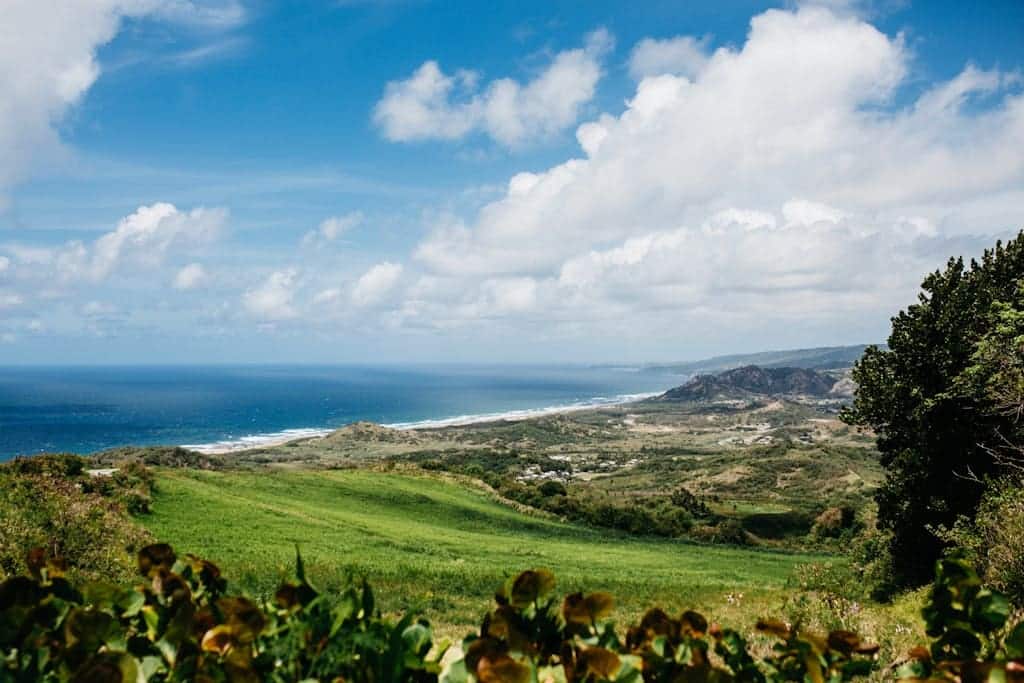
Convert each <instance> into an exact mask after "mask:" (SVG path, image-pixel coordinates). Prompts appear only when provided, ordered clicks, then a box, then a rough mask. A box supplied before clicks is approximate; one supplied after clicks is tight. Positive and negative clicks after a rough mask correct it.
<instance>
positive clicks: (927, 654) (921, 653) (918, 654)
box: [907, 645, 932, 662]
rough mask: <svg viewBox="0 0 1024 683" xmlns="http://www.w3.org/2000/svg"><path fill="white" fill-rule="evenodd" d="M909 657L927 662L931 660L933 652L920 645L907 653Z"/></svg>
mask: <svg viewBox="0 0 1024 683" xmlns="http://www.w3.org/2000/svg"><path fill="white" fill-rule="evenodd" d="M907 657H909V658H910V659H919V660H921V661H923V662H927V661H929V660H931V658H932V653H931V651H930V650H929V649H928V648H926V647H924V646H923V645H918V646H917V647H915V648H914V649H913V650H911V651H910V652H908V653H907Z"/></svg>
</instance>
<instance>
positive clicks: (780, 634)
mask: <svg viewBox="0 0 1024 683" xmlns="http://www.w3.org/2000/svg"><path fill="white" fill-rule="evenodd" d="M757 630H758V631H760V632H762V633H767V634H769V635H773V636H775V637H776V638H782V639H783V640H786V639H787V638H789V637H790V635H792V633H791V631H790V629H789V624H786V623H785V622H782V621H779V620H778V619H761V620H759V621H758V622H757Z"/></svg>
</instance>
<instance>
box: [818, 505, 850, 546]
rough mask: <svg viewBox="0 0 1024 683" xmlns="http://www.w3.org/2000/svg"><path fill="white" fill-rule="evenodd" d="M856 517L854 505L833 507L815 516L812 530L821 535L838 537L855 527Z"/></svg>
mask: <svg viewBox="0 0 1024 683" xmlns="http://www.w3.org/2000/svg"><path fill="white" fill-rule="evenodd" d="M856 519H857V512H856V510H854V509H853V508H852V507H849V506H847V505H842V506H838V507H831V508H828V509H826V510H825V511H824V512H822V513H821V514H820V515H818V516H817V517H815V519H814V527H813V528H812V531H813V533H814V534H815V535H816V536H819V537H824V538H838V537H839V536H841V535H842V533H843V532H844V531H847V530H848V529H850V528H852V527H853V525H854V522H855V521H856Z"/></svg>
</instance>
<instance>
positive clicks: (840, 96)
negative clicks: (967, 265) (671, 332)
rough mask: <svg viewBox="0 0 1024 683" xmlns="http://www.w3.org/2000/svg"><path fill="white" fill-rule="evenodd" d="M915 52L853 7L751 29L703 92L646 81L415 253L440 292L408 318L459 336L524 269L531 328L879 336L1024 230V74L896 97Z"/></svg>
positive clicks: (726, 51) (713, 67)
mask: <svg viewBox="0 0 1024 683" xmlns="http://www.w3.org/2000/svg"><path fill="white" fill-rule="evenodd" d="M662 42H664V41H662ZM672 42H673V44H675V41H672ZM649 45H650V44H648V48H645V49H647V50H648V52H650V50H649ZM662 47H664V46H662ZM911 59H912V55H911V54H909V52H908V50H907V48H906V47H905V45H904V43H903V40H902V37H901V36H887V35H885V34H883V33H882V32H880V31H879V30H877V29H876V28H874V27H873V26H871V25H870V24H868V23H866V22H865V21H863V20H862V19H859V18H857V17H856V16H854V15H852V14H850V13H845V12H844V13H841V14H837V13H834V12H832V11H829V10H828V9H826V8H822V7H817V6H813V7H811V6H808V7H802V8H800V9H798V10H794V11H783V10H771V11H768V12H765V13H763V14H761V15H759V16H757V17H755V18H754V19H753V20H752V22H751V28H750V32H749V35H748V38H747V41H746V43H745V44H743V45H742V46H740V47H738V48H720V49H718V50H716V51H714V52H713V53H711V54H709V55H707V60H706V62H705V63H703V64H702V65H701V66H700V69H699V74H698V76H697V78H696V79H691V78H690V77H688V76H686V75H676V74H675V73H668V74H663V75H655V76H648V77H646V78H644V79H643V80H642V81H641V82H640V83H639V84H638V85H637V90H636V94H635V95H634V97H633V98H632V99H631V100H630V101H629V102H628V103H627V107H626V110H625V111H624V112H623V113H622V114H621V115H619V116H611V115H608V114H604V115H602V116H600V117H598V118H597V119H595V120H594V121H591V122H588V123H585V124H583V125H582V126H580V127H579V129H578V131H577V137H578V139H579V141H580V145H581V147H582V149H583V155H582V156H581V157H580V158H575V159H569V160H567V161H565V162H564V163H562V164H559V165H557V166H554V167H552V168H550V169H548V170H547V171H543V172H539V173H521V174H517V175H515V176H513V177H512V179H511V180H510V182H509V184H508V188H507V191H506V193H505V195H504V196H503V197H501V198H500V199H498V200H496V201H493V202H491V203H489V204H487V205H485V206H484V207H483V208H482V209H481V210H480V211H479V212H478V213H477V214H476V216H475V217H473V218H472V219H470V220H465V221H464V220H459V219H452V220H450V221H448V222H447V223H446V224H444V225H440V226H437V227H436V228H435V230H434V231H433V233H432V234H431V235H430V236H429V237H428V238H427V239H425V240H424V241H422V242H421V243H420V244H419V245H418V247H417V248H416V250H415V262H416V263H418V264H419V265H420V266H421V267H423V268H424V269H425V270H426V273H427V274H428V278H429V281H430V282H432V283H433V285H432V287H429V288H423V289H420V290H418V291H417V292H415V294H410V296H409V301H410V302H411V303H412V304H413V305H407V306H406V307H405V308H404V309H403V311H404V313H403V314H404V315H406V316H407V318H408V319H409V324H414V323H413V319H416V320H418V321H420V322H423V321H426V320H429V319H434V320H439V321H445V324H450V323H451V322H452V320H457V319H459V318H460V317H462V313H463V312H471V313H475V312H477V311H478V310H479V308H477V307H474V305H473V304H474V302H479V301H486V300H488V297H489V296H490V293H491V290H492V288H493V287H494V285H493V284H492V283H493V282H494V281H496V280H508V281H516V280H517V279H519V278H529V279H530V280H532V281H534V282H535V283H536V285H535V289H534V290H533V294H532V297H531V298H532V302H533V303H532V305H531V306H530V307H528V308H527V307H524V308H523V319H524V320H529V319H531V318H534V317H537V316H540V317H542V318H546V319H547V320H555V321H558V322H559V324H565V323H567V321H573V322H576V321H579V322H580V323H581V324H584V325H586V324H605V323H603V322H601V321H606V322H607V324H613V323H614V324H616V325H619V324H621V325H623V326H626V327H628V326H629V321H631V320H632V321H639V320H641V319H643V315H644V314H643V312H644V311H660V313H659V315H660V316H662V318H663V319H672V320H674V321H676V322H677V323H678V322H679V321H680V320H682V319H683V318H686V319H688V320H690V321H693V320H695V319H697V317H699V316H712V317H714V320H713V321H712V322H714V324H721V325H732V326H735V325H738V324H739V323H738V322H737V321H747V322H749V321H752V320H763V321H765V322H764V324H765V325H769V324H772V323H771V321H779V320H782V319H786V320H789V321H792V320H802V321H806V322H807V324H811V322H814V323H815V324H819V325H821V326H822V329H829V326H830V325H832V326H835V327H838V326H839V325H849V324H851V321H865V322H863V323H862V324H864V325H867V324H869V323H868V322H867V321H882V323H884V321H885V320H886V319H887V315H888V314H889V313H891V312H892V311H893V310H895V309H896V308H897V307H898V306H901V305H904V304H905V303H906V302H907V301H908V300H909V298H910V297H912V293H913V289H914V288H915V287H916V285H917V283H918V282H919V281H920V278H921V277H922V276H923V275H924V274H925V273H926V272H927V271H928V270H930V269H932V268H934V267H936V266H938V265H940V264H941V263H942V262H943V261H944V260H945V258H946V257H947V256H948V255H949V254H953V253H964V251H965V250H967V251H974V250H977V249H979V248H980V247H981V246H983V245H984V244H986V243H989V242H992V241H994V239H995V237H996V236H1006V235H1008V234H1011V233H1012V232H1013V231H1014V230H1015V229H1017V228H1019V227H1020V226H1021V225H1022V224H1024V208H1021V207H1024V155H1021V154H1020V150H1021V149H1024V96H1022V94H1021V92H1020V83H1019V82H1018V80H1017V79H1016V78H1015V77H1012V76H1007V75H1006V74H1002V73H1000V72H997V71H985V70H982V69H978V68H976V67H973V66H967V67H966V68H965V69H964V71H963V72H962V73H961V74H960V75H959V76H958V77H956V78H954V79H952V80H951V81H949V82H947V83H938V84H935V85H934V86H932V87H931V88H929V89H927V90H926V91H925V92H924V93H923V94H921V95H920V96H919V97H918V98H917V100H916V101H912V102H911V103H910V104H908V105H906V106H902V105H901V106H896V105H895V104H894V101H896V100H895V98H894V97H893V96H894V94H895V93H896V91H897V90H898V89H899V88H900V87H901V85H903V84H905V83H906V82H907V80H908V79H907V74H908V72H909V70H910V63H911ZM666 68H668V67H664V66H662V67H661V68H660V69H654V71H658V70H663V69H666ZM671 70H672V71H674V72H678V71H680V70H681V69H680V68H679V67H678V66H677V67H673V68H672V69H671ZM643 71H647V69H646V68H645V69H643ZM638 73H639V72H638ZM691 75H692V74H691ZM982 96H983V97H984V98H985V99H984V100H983V101H981V102H980V104H979V106H971V107H968V106H964V105H965V103H967V102H973V101H974V100H975V99H978V98H980V97H982ZM969 234H975V235H983V236H984V237H983V238H981V239H971V238H967V237H966V235H969ZM439 283H444V284H443V285H441V284H439ZM524 301H525V299H524ZM843 311H846V312H850V311H856V312H857V313H858V315H857V316H850V315H846V314H844V313H843ZM801 316H803V317H802V318H801ZM463 319H464V321H465V322H469V321H471V317H470V316H465V317H464V318H463ZM704 320H705V322H708V319H707V318H705V319H704ZM648 322H650V321H648ZM652 324H653V323H652ZM659 324H660V323H659ZM780 324H781V323H780ZM788 324H789V323H787V325H788ZM801 324H803V323H801ZM872 324H873V323H872ZM641 327H642V325H640V324H639V323H637V325H635V326H633V328H632V329H634V330H636V329H640V328H641ZM705 329H707V328H705ZM779 329H783V328H781V327H780V328H779ZM873 329H874V328H873Z"/></svg>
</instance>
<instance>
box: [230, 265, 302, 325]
mask: <svg viewBox="0 0 1024 683" xmlns="http://www.w3.org/2000/svg"><path fill="white" fill-rule="evenodd" d="M298 275H299V273H298V271H297V270H296V269H294V268H288V269H286V270H278V271H274V272H273V273H271V274H270V275H269V276H268V277H267V278H266V279H265V280H264V281H263V282H262V283H261V284H260V285H259V286H257V287H255V288H254V289H250V290H249V291H247V292H246V293H245V295H244V296H243V297H242V303H243V304H244V306H245V309H246V310H247V311H248V312H249V313H251V314H252V315H253V316H255V317H257V318H260V319H262V320H268V321H276V320H288V319H289V318H294V317H295V316H296V315H297V311H296V309H295V307H294V303H293V302H294V299H295V288H296V284H297V279H298Z"/></svg>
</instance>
